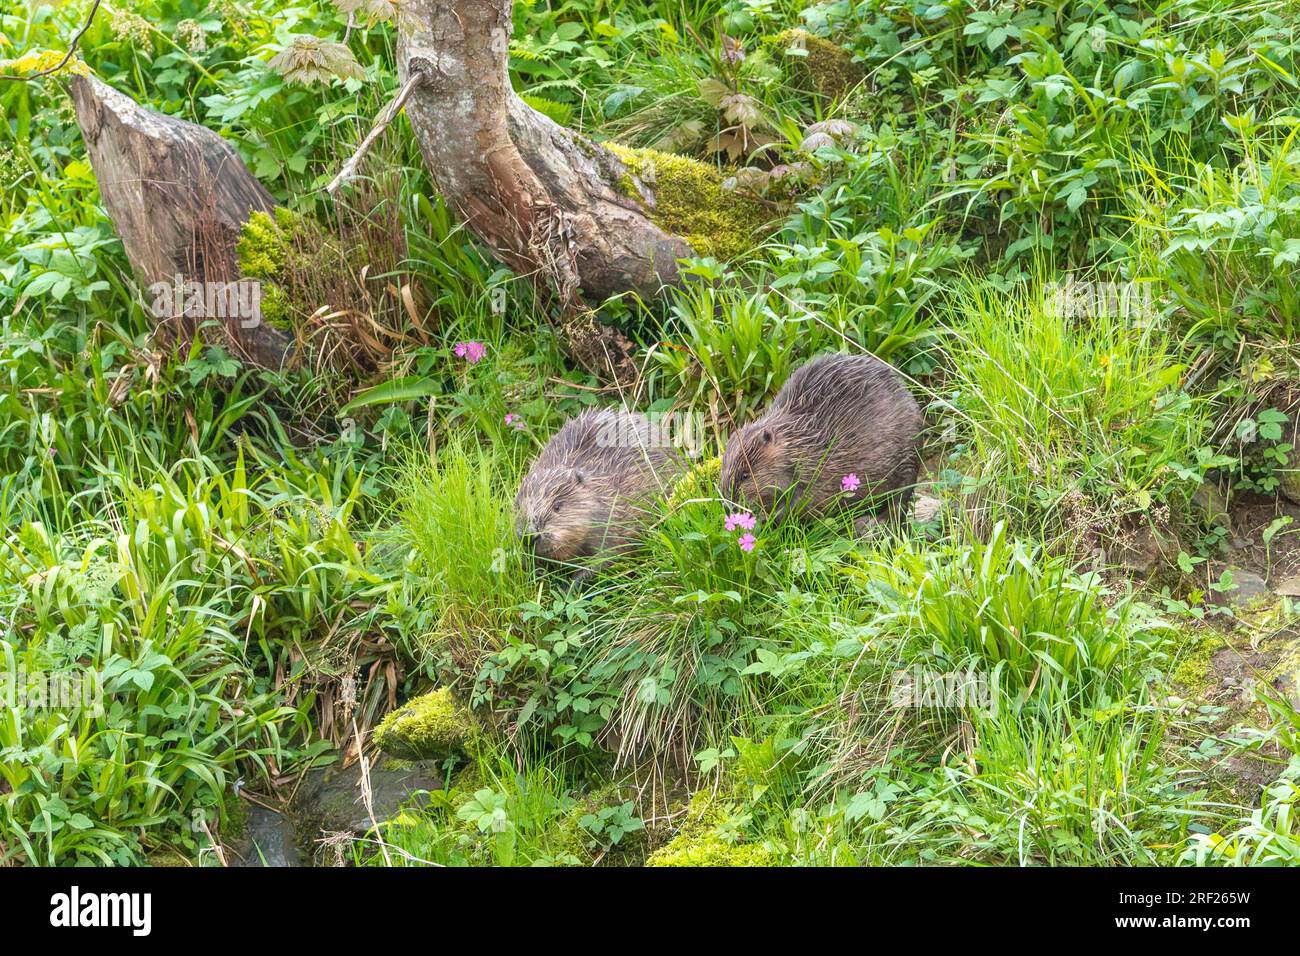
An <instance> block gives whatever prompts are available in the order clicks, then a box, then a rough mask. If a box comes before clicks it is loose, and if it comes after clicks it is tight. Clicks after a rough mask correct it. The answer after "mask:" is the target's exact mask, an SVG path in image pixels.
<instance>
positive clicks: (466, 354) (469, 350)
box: [455, 342, 487, 365]
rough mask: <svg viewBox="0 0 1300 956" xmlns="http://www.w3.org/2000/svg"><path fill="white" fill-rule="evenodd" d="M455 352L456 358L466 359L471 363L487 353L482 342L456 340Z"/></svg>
mask: <svg viewBox="0 0 1300 956" xmlns="http://www.w3.org/2000/svg"><path fill="white" fill-rule="evenodd" d="M455 352H456V358H463V359H468V360H469V363H470V364H471V365H473V364H474V363H475V362H478V361H480V360H481V359H482V358H483V356H485V355H487V346H486V345H484V344H483V343H482V342H457V343H456V349H455Z"/></svg>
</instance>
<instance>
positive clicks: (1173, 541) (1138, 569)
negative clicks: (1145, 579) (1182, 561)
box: [1108, 524, 1179, 575]
mask: <svg viewBox="0 0 1300 956" xmlns="http://www.w3.org/2000/svg"><path fill="white" fill-rule="evenodd" d="M1178 548H1179V545H1178V539H1177V538H1175V537H1173V536H1169V537H1162V536H1160V535H1157V534H1156V533H1155V532H1154V531H1152V530H1151V526H1150V525H1148V524H1141V525H1138V527H1136V528H1134V529H1133V530H1132V531H1128V532H1122V533H1120V534H1119V535H1118V536H1117V537H1116V539H1115V540H1114V542H1113V543H1112V545H1111V550H1110V555H1109V556H1108V560H1109V561H1110V562H1111V563H1112V564H1115V565H1118V566H1119V567H1121V568H1124V569H1125V570H1127V571H1131V572H1133V573H1134V574H1141V575H1150V574H1151V573H1152V572H1153V571H1154V570H1155V569H1156V567H1157V566H1158V565H1159V564H1160V563H1161V562H1164V561H1173V560H1174V559H1175V558H1177V556H1178Z"/></svg>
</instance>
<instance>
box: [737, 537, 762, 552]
mask: <svg viewBox="0 0 1300 956" xmlns="http://www.w3.org/2000/svg"><path fill="white" fill-rule="evenodd" d="M757 543H758V539H757V538H755V537H754V536H753V535H752V534H749V533H748V532H747V533H745V534H742V535H741V536H740V550H741V551H753V550H754V545H755V544H757Z"/></svg>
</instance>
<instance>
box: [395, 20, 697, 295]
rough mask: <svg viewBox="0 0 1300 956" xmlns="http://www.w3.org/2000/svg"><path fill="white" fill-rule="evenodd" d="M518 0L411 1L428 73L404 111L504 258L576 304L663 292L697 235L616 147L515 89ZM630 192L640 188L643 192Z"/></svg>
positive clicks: (453, 196) (414, 56)
mask: <svg viewBox="0 0 1300 956" xmlns="http://www.w3.org/2000/svg"><path fill="white" fill-rule="evenodd" d="M512 7H513V2H512V0H457V2H453V3H449V2H440V0H410V2H408V3H404V4H403V11H404V14H405V16H404V17H403V20H402V29H401V37H400V42H399V45H398V66H399V69H400V70H401V73H402V77H403V79H406V78H407V77H408V76H409V75H410V74H411V73H412V72H415V71H419V72H422V73H423V74H424V75H425V80H424V81H423V82H421V83H420V84H419V86H417V87H416V88H415V89H414V91H413V92H412V94H411V97H410V99H409V100H408V102H407V104H406V115H407V116H408V117H409V119H410V121H411V127H412V129H413V130H414V131H415V135H416V138H417V140H418V141H419V144H420V149H421V151H422V153H423V154H424V158H425V162H426V164H427V165H428V167H429V171H430V172H431V173H432V175H433V178H434V181H435V182H436V183H437V185H438V189H439V191H440V192H441V193H442V195H443V196H444V197H445V198H446V200H447V201H448V204H449V205H450V206H451V207H452V208H453V209H455V210H456V211H457V213H458V214H459V215H460V216H462V217H463V218H464V219H465V221H466V222H467V224H468V226H469V228H470V230H471V231H472V232H473V233H474V234H475V235H477V236H478V237H479V238H480V239H482V240H483V241H484V242H485V243H486V244H487V245H488V246H489V247H490V248H491V249H492V250H493V252H494V254H495V255H497V256H498V257H499V258H500V259H501V260H502V261H504V262H506V263H507V264H508V265H510V266H511V267H512V268H513V269H514V270H515V271H516V272H519V273H520V274H523V275H537V276H539V277H541V278H543V279H545V280H547V281H548V283H549V284H550V285H551V286H552V287H553V288H554V289H555V290H556V291H557V292H558V293H559V295H560V298H561V301H562V302H565V303H566V304H569V305H571V306H574V307H575V308H576V303H577V302H578V301H579V300H578V294H579V292H582V293H585V294H586V295H587V296H588V297H589V298H592V299H595V300H599V299H603V298H605V297H607V296H610V295H616V294H619V293H627V292H635V293H637V294H639V295H641V296H643V297H646V298H649V297H652V296H654V295H655V294H656V293H657V292H658V291H659V290H660V289H661V287H662V286H663V285H665V284H673V283H676V282H677V280H678V274H677V260H678V259H679V258H681V257H683V256H688V255H691V249H690V246H689V245H688V244H687V243H686V241H685V240H684V239H682V238H680V237H678V236H674V235H672V234H670V233H667V232H664V231H663V230H662V229H660V228H659V227H658V226H656V225H655V224H654V222H652V221H651V219H650V217H649V216H648V214H647V211H646V210H647V209H648V208H653V204H654V195H653V192H652V191H651V190H649V189H648V188H646V186H645V185H644V184H642V183H640V182H639V181H637V180H636V179H635V178H634V177H633V176H632V175H631V174H630V173H629V172H628V170H627V169H626V167H624V165H623V164H622V163H621V162H620V161H619V160H618V159H617V158H616V157H615V156H614V155H613V154H611V153H610V152H609V151H608V150H606V149H604V148H602V147H601V146H599V145H597V144H595V143H593V142H591V141H590V140H589V139H587V138H586V137H584V136H582V135H581V134H579V133H576V132H573V131H572V130H568V129H565V128H564V127H562V126H560V125H558V124H556V123H555V122H553V121H552V120H551V119H550V118H548V117H546V116H544V115H543V114H541V113H539V112H537V111H536V110H534V109H533V108H532V107H530V106H528V105H527V104H526V103H525V102H524V101H523V100H522V99H521V98H520V97H519V96H518V94H516V93H515V91H514V90H513V89H512V88H511V85H510V77H509V72H508V58H509V44H510V35H511V32H512V23H511V9H512ZM629 191H631V192H634V193H638V194H639V196H638V197H637V198H633V196H630V195H629Z"/></svg>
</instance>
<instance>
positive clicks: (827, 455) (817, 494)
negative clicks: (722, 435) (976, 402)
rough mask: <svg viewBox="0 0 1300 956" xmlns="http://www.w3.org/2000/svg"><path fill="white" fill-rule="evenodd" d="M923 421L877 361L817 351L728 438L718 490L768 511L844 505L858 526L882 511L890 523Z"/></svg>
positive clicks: (902, 502)
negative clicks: (759, 413)
mask: <svg viewBox="0 0 1300 956" xmlns="http://www.w3.org/2000/svg"><path fill="white" fill-rule="evenodd" d="M922 424H923V418H922V415H921V409H920V406H918V405H917V403H916V399H915V398H913V397H912V393H911V392H909V391H908V389H907V386H906V385H904V384H903V382H902V379H900V378H899V376H898V373H897V372H895V371H894V369H893V368H891V367H890V366H889V365H887V364H886V363H885V362H882V361H881V360H880V359H878V358H876V357H875V356H874V355H824V356H822V357H820V358H817V359H814V360H813V361H811V362H809V363H808V364H806V365H804V366H802V367H800V368H799V369H796V370H795V372H794V373H793V374H792V375H791V376H790V378H789V379H788V380H787V381H786V383H785V386H784V387H783V388H782V389H781V391H780V392H778V393H777V396H776V398H774V399H773V400H772V404H771V405H770V406H769V407H768V409H767V412H766V413H765V414H764V415H763V416H762V417H761V418H759V419H757V420H756V421H754V422H751V423H750V424H748V425H746V426H744V427H743V428H741V429H740V431H739V432H737V433H736V434H735V435H733V436H732V437H731V439H730V441H728V442H727V449H726V451H725V453H724V454H723V456H722V473H721V477H720V481H721V485H722V493H723V494H724V495H725V496H726V497H728V498H729V499H731V500H732V501H734V502H736V503H744V504H746V505H748V506H750V507H753V508H755V510H758V511H759V512H760V513H762V514H763V515H765V516H767V517H770V518H780V517H781V516H782V515H784V514H785V513H786V512H789V511H799V512H802V513H804V514H807V515H809V516H811V517H816V516H819V515H821V514H825V513H827V512H828V511H831V510H834V509H835V508H838V507H845V506H847V507H850V508H855V509H857V510H859V511H860V512H862V514H861V517H859V519H858V522H857V527H858V530H859V531H864V530H867V529H868V528H869V527H870V526H871V525H873V524H874V523H876V522H877V521H879V520H880V519H881V518H882V517H883V518H887V519H889V521H890V522H891V523H893V524H899V523H901V521H902V518H903V516H904V515H905V514H906V509H907V505H908V501H909V500H910V498H911V493H912V486H913V485H914V484H915V482H916V473H917V468H918V466H919V460H920V454H919V437H920V433H921V426H922ZM853 476H856V481H855V480H854V477H853Z"/></svg>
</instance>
